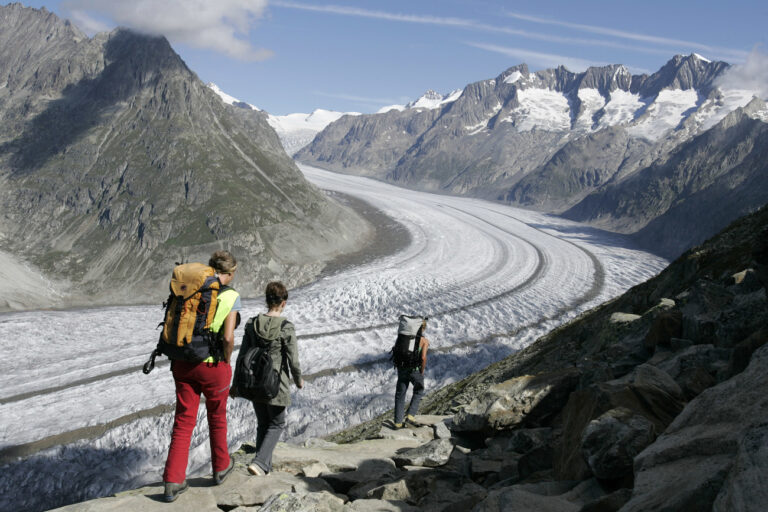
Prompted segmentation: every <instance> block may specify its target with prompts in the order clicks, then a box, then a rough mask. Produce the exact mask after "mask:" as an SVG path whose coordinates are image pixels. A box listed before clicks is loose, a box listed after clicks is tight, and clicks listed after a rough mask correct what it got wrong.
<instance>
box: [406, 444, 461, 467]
mask: <svg viewBox="0 0 768 512" xmlns="http://www.w3.org/2000/svg"><path fill="white" fill-rule="evenodd" d="M452 451H453V442H451V440H450V439H435V440H433V441H430V442H428V443H427V444H424V445H422V446H419V447H417V448H410V449H407V450H403V451H402V452H400V453H398V454H397V455H394V456H393V457H392V460H394V461H395V464H397V465H398V466H428V467H432V468H434V467H437V466H442V465H443V464H445V463H446V462H448V459H449V458H450V456H451V452H452Z"/></svg>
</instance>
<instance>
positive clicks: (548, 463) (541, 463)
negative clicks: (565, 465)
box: [517, 445, 553, 479]
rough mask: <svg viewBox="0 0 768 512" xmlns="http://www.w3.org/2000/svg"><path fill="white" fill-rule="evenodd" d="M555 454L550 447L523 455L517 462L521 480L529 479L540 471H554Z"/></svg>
mask: <svg viewBox="0 0 768 512" xmlns="http://www.w3.org/2000/svg"><path fill="white" fill-rule="evenodd" d="M552 460H553V453H552V447H551V446H549V445H544V446H539V447H538V448H534V449H533V450H531V451H529V452H527V453H526V454H525V455H522V456H521V457H520V459H518V461H517V471H518V474H519V475H520V478H523V479H524V478H528V477H529V476H530V475H532V474H534V473H537V472H539V471H544V470H549V469H552Z"/></svg>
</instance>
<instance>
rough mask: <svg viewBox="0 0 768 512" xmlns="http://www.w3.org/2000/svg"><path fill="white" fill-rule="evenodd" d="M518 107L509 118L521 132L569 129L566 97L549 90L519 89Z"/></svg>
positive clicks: (569, 116) (568, 108) (569, 122)
mask: <svg viewBox="0 0 768 512" xmlns="http://www.w3.org/2000/svg"><path fill="white" fill-rule="evenodd" d="M517 99H518V101H519V103H520V105H519V106H518V107H517V108H516V109H514V110H513V111H512V112H511V114H512V116H511V117H510V118H507V119H505V121H509V120H512V118H514V119H516V121H515V123H516V124H515V126H516V127H517V129H518V130H519V131H521V132H525V131H530V130H532V129H534V128H538V129H543V130H549V131H567V130H569V129H570V128H571V115H570V107H569V106H568V100H567V99H566V97H565V96H564V95H563V94H562V93H560V92H557V91H553V90H551V89H539V88H531V89H521V90H518V91H517Z"/></svg>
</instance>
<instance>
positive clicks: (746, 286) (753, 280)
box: [728, 268, 763, 294]
mask: <svg viewBox="0 0 768 512" xmlns="http://www.w3.org/2000/svg"><path fill="white" fill-rule="evenodd" d="M728 284H730V285H732V286H733V289H734V291H735V292H736V293H741V294H746V293H753V292H756V291H758V290H760V289H762V288H763V283H761V282H760V279H758V277H757V272H755V270H754V269H751V268H748V269H746V270H742V271H741V272H738V273H736V274H733V275H732V276H731V279H730V282H729V283H728Z"/></svg>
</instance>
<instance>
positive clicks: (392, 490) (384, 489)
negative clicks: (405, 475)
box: [367, 479, 412, 501]
mask: <svg viewBox="0 0 768 512" xmlns="http://www.w3.org/2000/svg"><path fill="white" fill-rule="evenodd" d="M367 497H368V498H372V499H377V500H403V501H404V500H410V499H411V498H412V496H411V491H410V490H409V489H408V484H407V482H406V480H405V479H400V480H397V481H395V482H391V483H388V484H384V485H380V486H378V487H374V488H373V489H371V490H370V491H368V493H367Z"/></svg>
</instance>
